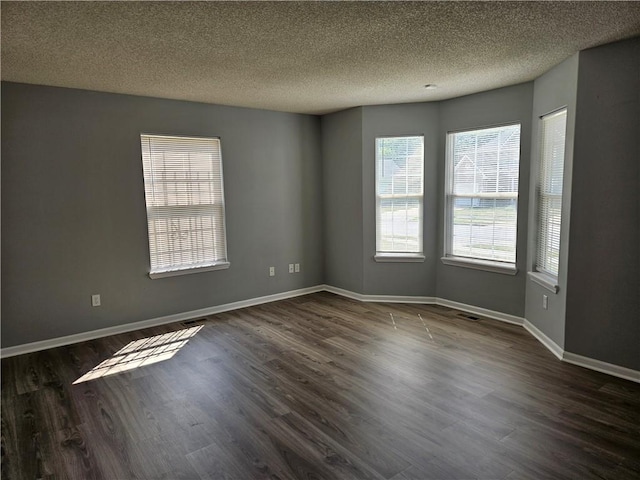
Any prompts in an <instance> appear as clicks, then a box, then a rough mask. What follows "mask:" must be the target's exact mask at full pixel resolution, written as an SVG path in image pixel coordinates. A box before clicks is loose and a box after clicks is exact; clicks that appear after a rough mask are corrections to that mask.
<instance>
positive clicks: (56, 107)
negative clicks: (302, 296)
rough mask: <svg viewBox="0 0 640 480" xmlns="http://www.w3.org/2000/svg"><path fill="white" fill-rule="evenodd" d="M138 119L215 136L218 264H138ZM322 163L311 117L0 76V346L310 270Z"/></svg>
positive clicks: (212, 298)
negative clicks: (165, 269)
mask: <svg viewBox="0 0 640 480" xmlns="http://www.w3.org/2000/svg"><path fill="white" fill-rule="evenodd" d="M141 132H146V133H159V134H163V133H164V134H177V135H180V134H184V135H202V136H220V137H221V139H222V152H223V167H224V183H225V193H226V208H227V212H226V213H227V230H228V231H227V235H228V237H227V240H228V254H229V259H230V262H231V267H230V268H229V269H228V270H220V271H214V272H207V273H199V274H193V275H185V276H179V277H170V278H163V279H158V280H151V279H149V277H148V276H147V272H148V269H149V253H148V242H147V231H146V228H147V227H146V213H145V204H144V191H143V181H142V163H141V158H140V137H139V135H140V133H141ZM357 135H358V136H359V133H358V134H357ZM321 175H322V166H321V145H320V120H319V118H318V117H315V116H307V115H295V114H286V113H276V112H268V111H261V110H251V109H243V108H233V107H220V106H212V105H204V104H196V103H189V102H180V101H171V100H161V99H152V98H145V97H134V96H125V95H113V94H106V93H97V92H88V91H81V90H72V89H61V88H52V87H42V86H32V85H24V84H13V83H3V84H2V227H3V233H4V235H3V237H4V238H3V241H2V259H3V264H2V300H3V302H2V346H3V347H7V346H13V345H19V344H24V343H28V342H33V341H38V340H43V339H49V338H55V337H60V336H63V335H69V334H75V333H79V332H86V331H90V330H95V329H99V328H105V327H110V326H115V325H121V324H126V323H130V322H135V321H140V320H146V319H150V318H155V317H159V316H164V315H169V314H173V313H180V312H185V311H189V310H193V309H199V308H205V307H210V306H214V305H218V304H224V303H227V302H233V301H237V300H242V299H247V298H253V297H259V296H262V295H268V294H273V293H277V292H282V291H288V290H292V289H297V288H302V287H307V286H312V285H317V284H320V283H322V282H323V279H324V273H323V271H322V267H323V251H324V247H323V243H322V183H321V182H319V181H318V179H319V178H321ZM288 263H301V265H302V271H301V273H298V274H288V273H286V272H287V269H286V267H287V264H288ZM269 266H275V267H276V270H277V275H276V276H275V277H273V278H270V277H269V276H268V267H269ZM93 293H100V294H101V295H102V306H101V307H98V308H93V307H91V302H90V296H91V294H93Z"/></svg>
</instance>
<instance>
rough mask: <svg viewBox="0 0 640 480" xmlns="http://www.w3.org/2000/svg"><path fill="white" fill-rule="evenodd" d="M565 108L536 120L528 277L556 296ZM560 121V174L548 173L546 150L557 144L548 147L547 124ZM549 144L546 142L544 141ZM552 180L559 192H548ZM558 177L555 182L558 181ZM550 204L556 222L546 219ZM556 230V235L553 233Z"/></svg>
mask: <svg viewBox="0 0 640 480" xmlns="http://www.w3.org/2000/svg"><path fill="white" fill-rule="evenodd" d="M567 115H568V112H567V108H566V107H563V108H560V109H558V110H554V111H552V112H550V113H548V114H546V115H543V116H541V117H540V119H539V145H540V154H539V161H540V164H539V167H540V168H539V175H538V182H537V185H536V217H537V222H536V226H537V235H536V251H535V259H534V272H531V273H530V278H531V279H532V280H533V281H534V282H536V283H538V284H539V285H541V286H543V287H545V288H547V289H548V290H551V291H552V292H554V293H557V292H558V289H559V287H558V275H559V270H560V248H561V244H560V242H561V239H560V236H561V231H562V200H563V198H562V195H563V191H562V190H563V183H564V166H565V162H566V134H567ZM558 120H560V121H562V122H563V124H561V126H562V127H563V129H564V131H563V136H562V144H561V149H562V162H561V166H560V172H559V175H558V172H557V171H553V170H552V165H551V164H550V163H551V162H552V161H553V152H552V151H549V148H553V147H554V145H555V146H557V144H555V143H552V141H553V140H554V139H553V138H549V139H547V128H548V127H547V125H548V122H554V121H558ZM547 140H549V141H547ZM556 140H557V139H556ZM554 176H555V180H556V182H558V180H559V186H560V191H559V192H558V191H556V192H551V191H548V190H549V189H550V184H551V182H552V179H553V178H554ZM558 176H559V179H558ZM552 202H555V203H559V206H558V208H557V210H558V211H559V212H560V214H559V215H560V218H559V219H555V220H552V219H551V218H549V214H550V210H551V208H550V204H551V203H552ZM554 230H556V231H554ZM553 254H555V255H556V256H557V258H558V261H557V265H556V266H557V270H554V269H553V268H550V267H552V265H551V262H550V260H549V255H553Z"/></svg>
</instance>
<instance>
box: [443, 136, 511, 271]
mask: <svg viewBox="0 0 640 480" xmlns="http://www.w3.org/2000/svg"><path fill="white" fill-rule="evenodd" d="M446 168H447V170H446V172H447V180H446V187H445V194H446V198H445V201H446V229H445V231H446V234H445V258H444V259H443V261H445V263H446V260H447V258H449V259H453V258H457V259H460V260H462V261H476V260H480V261H482V262H492V263H494V262H499V263H500V264H503V265H504V266H509V268H511V267H513V268H515V261H516V233H517V222H518V178H519V173H520V125H519V124H517V125H505V126H500V127H493V128H485V129H482V130H473V131H464V132H456V133H449V134H448V135H447V163H446Z"/></svg>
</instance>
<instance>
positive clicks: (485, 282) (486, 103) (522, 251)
mask: <svg viewBox="0 0 640 480" xmlns="http://www.w3.org/2000/svg"><path fill="white" fill-rule="evenodd" d="M532 101H533V83H524V84H521V85H515V86H513V87H507V88H501V89H497V90H491V91H489V92H483V93H478V94H475V95H469V96H466V97H461V98H456V99H453V100H447V101H444V102H441V104H440V131H439V142H440V143H439V153H438V159H439V162H440V168H439V170H438V199H439V202H440V203H439V207H438V210H439V212H440V215H439V220H438V237H437V241H438V247H437V248H438V255H439V256H442V255H443V254H444V233H443V232H444V181H445V169H444V162H445V147H446V134H447V132H451V131H456V130H464V129H472V128H481V127H489V126H495V125H499V124H506V123H520V124H521V130H520V179H519V185H518V190H519V195H518V236H517V245H516V247H517V257H516V267H517V269H518V273H517V274H516V275H505V274H500V273H493V272H487V271H481V270H474V269H470V268H465V267H458V266H452V265H444V264H443V263H442V262H440V261H438V262H437V279H436V284H437V290H436V291H437V296H438V297H441V298H445V299H447V300H453V301H456V302H461V303H465V304H468V305H474V306H477V307H482V308H487V309H489V310H495V311H498V312H503V313H507V314H510V315H516V316H519V317H522V316H524V300H525V280H526V252H527V212H528V205H529V154H530V151H531V106H532Z"/></svg>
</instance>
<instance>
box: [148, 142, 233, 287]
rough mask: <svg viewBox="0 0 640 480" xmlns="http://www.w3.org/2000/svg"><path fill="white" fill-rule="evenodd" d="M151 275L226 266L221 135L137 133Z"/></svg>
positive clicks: (174, 273) (162, 275) (156, 275)
mask: <svg viewBox="0 0 640 480" xmlns="http://www.w3.org/2000/svg"><path fill="white" fill-rule="evenodd" d="M140 141H141V144H142V166H143V170H144V192H145V200H146V204H147V223H148V233H149V253H150V258H151V271H150V273H149V276H150V277H151V278H159V277H165V276H171V275H179V274H183V273H194V272H201V271H207V270H217V269H221V268H228V267H229V262H228V261H227V242H226V234H225V219H224V193H223V187H222V156H221V153H220V139H218V138H192V137H168V136H158V135H140Z"/></svg>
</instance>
